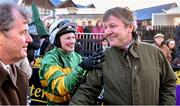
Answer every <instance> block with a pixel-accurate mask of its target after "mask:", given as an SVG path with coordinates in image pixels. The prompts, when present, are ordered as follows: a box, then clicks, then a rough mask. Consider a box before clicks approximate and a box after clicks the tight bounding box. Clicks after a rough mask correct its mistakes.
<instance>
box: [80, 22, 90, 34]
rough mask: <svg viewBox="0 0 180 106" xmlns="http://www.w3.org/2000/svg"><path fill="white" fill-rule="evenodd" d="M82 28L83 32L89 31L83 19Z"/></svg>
mask: <svg viewBox="0 0 180 106" xmlns="http://www.w3.org/2000/svg"><path fill="white" fill-rule="evenodd" d="M81 28H82V30H83V33H89V29H88V28H87V25H86V22H85V21H82V23H81Z"/></svg>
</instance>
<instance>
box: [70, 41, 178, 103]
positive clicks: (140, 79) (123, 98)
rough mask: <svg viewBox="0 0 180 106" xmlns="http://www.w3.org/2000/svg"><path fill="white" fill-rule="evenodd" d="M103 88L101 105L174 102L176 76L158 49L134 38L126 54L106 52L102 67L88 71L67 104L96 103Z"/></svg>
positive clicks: (114, 51) (117, 50)
mask: <svg viewBox="0 0 180 106" xmlns="http://www.w3.org/2000/svg"><path fill="white" fill-rule="evenodd" d="M102 88H104V94H103V96H104V99H103V102H104V104H105V105H106V104H119V105H122V104H123V105H129V104H131V105H132V104H133V105H136V104H138V105H159V104H172V105H175V101H176V97H175V91H176V77H175V74H174V72H173V70H172V68H171V66H170V64H169V62H168V61H167V60H166V58H165V56H164V55H163V53H162V52H161V51H160V49H159V48H157V47H155V46H152V45H151V44H148V43H143V42H138V40H135V41H134V42H133V44H132V46H131V47H130V50H129V52H128V53H127V54H126V53H125V52H124V51H122V50H119V49H117V48H108V49H107V50H106V51H105V62H104V63H103V70H93V71H89V73H88V75H87V80H86V83H84V84H82V85H81V86H80V88H79V89H78V90H77V92H76V94H75V95H74V96H73V98H72V100H71V102H70V104H95V102H96V98H97V97H98V95H99V93H100V92H101V90H102Z"/></svg>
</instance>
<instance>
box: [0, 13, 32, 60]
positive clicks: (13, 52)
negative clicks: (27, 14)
mask: <svg viewBox="0 0 180 106" xmlns="http://www.w3.org/2000/svg"><path fill="white" fill-rule="evenodd" d="M13 14H14V16H15V21H14V22H13V23H12V24H13V25H12V28H11V29H10V30H9V31H7V32H6V33H5V34H4V36H1V37H2V38H1V39H3V40H2V41H1V42H2V45H1V46H2V48H3V51H2V52H4V53H6V56H7V57H8V58H10V59H12V61H16V60H17V61H19V60H20V59H22V58H24V57H26V56H27V46H28V44H29V43H31V42H32V38H31V36H30V35H29V33H28V25H27V20H26V19H25V18H24V17H23V16H22V15H21V14H20V13H19V12H18V11H17V10H13Z"/></svg>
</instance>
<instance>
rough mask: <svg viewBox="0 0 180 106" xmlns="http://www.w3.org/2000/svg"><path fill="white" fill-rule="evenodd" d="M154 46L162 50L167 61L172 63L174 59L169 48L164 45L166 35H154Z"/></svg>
mask: <svg viewBox="0 0 180 106" xmlns="http://www.w3.org/2000/svg"><path fill="white" fill-rule="evenodd" d="M153 44H154V45H155V46H157V47H159V48H160V49H161V51H162V52H163V54H164V56H165V57H166V59H167V60H168V61H169V62H170V63H171V60H172V57H171V53H170V50H169V48H168V47H167V46H166V45H165V43H164V35H163V34H161V33H158V34H156V35H154V43H153Z"/></svg>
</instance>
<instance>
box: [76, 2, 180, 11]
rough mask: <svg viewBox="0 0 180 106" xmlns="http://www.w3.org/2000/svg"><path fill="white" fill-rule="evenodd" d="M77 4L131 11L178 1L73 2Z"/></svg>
mask: <svg viewBox="0 0 180 106" xmlns="http://www.w3.org/2000/svg"><path fill="white" fill-rule="evenodd" d="M73 1H74V2H75V3H77V4H82V5H88V4H90V3H93V4H94V5H95V7H96V8H103V9H109V8H112V7H115V6H123V7H129V8H130V9H132V10H136V9H141V8H146V7H152V6H157V5H161V4H167V3H172V2H176V3H177V4H178V5H179V6H180V0H73Z"/></svg>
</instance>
